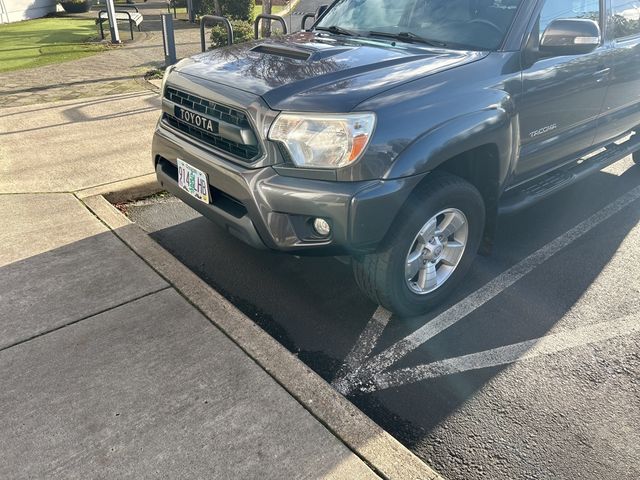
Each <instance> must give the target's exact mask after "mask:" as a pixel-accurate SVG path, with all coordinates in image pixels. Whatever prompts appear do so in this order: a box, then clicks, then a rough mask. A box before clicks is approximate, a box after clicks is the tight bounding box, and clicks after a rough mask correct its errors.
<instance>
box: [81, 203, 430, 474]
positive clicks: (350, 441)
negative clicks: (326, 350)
mask: <svg viewBox="0 0 640 480" xmlns="http://www.w3.org/2000/svg"><path fill="white" fill-rule="evenodd" d="M110 193H111V195H112V198H113V196H115V197H116V198H125V197H127V196H129V193H127V194H125V195H122V194H119V193H117V192H110ZM79 198H81V199H82V201H83V202H84V204H85V205H86V206H87V207H88V208H89V210H91V211H92V212H93V213H94V214H95V215H96V216H97V217H98V218H99V219H100V220H101V221H102V222H103V223H105V224H106V225H107V226H108V227H109V228H110V229H111V230H112V231H113V232H114V233H115V235H117V236H118V237H119V238H120V239H121V240H122V241H123V242H124V243H125V244H126V245H128V246H129V247H130V248H131V249H132V250H133V251H134V252H135V253H137V254H138V255H139V256H140V257H141V258H142V259H143V260H144V261H145V262H147V264H148V265H149V266H150V267H151V268H153V269H154V270H155V271H156V272H157V273H158V274H159V275H161V276H162V277H163V278H164V279H165V280H166V281H167V282H169V283H170V284H171V285H172V286H173V287H174V288H175V289H176V290H177V291H178V292H180V294H182V295H183V296H184V297H185V298H186V299H187V300H188V301H189V302H190V303H191V304H192V305H194V306H195V307H196V308H197V309H198V310H200V311H201V312H202V313H203V314H204V315H205V316H206V317H207V318H208V319H209V320H210V321H211V322H212V323H213V324H214V325H215V326H217V327H218V328H219V329H220V330H222V331H223V332H224V333H225V334H226V335H227V336H228V337H229V338H230V339H231V340H232V341H233V342H234V343H236V344H237V345H238V346H239V347H240V348H241V349H242V350H243V351H244V352H245V353H246V354H247V355H249V357H251V358H252V359H253V360H254V361H255V362H256V363H257V364H258V365H259V366H260V367H262V368H263V369H264V370H265V371H266V372H267V373H269V375H271V377H273V378H274V379H275V380H276V381H277V382H278V383H279V384H280V385H281V386H282V387H283V388H284V389H285V390H287V392H289V394H290V395H292V396H293V397H294V398H295V399H296V400H297V401H298V402H300V404H301V405H302V406H303V407H304V408H305V409H307V410H308V411H309V412H310V413H311V414H312V415H313V416H314V417H315V418H316V419H317V420H318V421H320V422H321V423H322V424H323V425H324V426H325V427H326V428H327V429H328V430H329V431H330V432H332V433H333V434H334V435H335V436H336V437H337V438H338V439H340V440H341V441H342V442H343V443H344V444H345V445H346V446H347V447H348V448H349V449H350V450H351V451H353V452H354V453H355V454H356V455H357V456H358V457H360V458H361V459H362V460H363V461H364V462H365V463H366V464H367V465H369V467H370V468H371V469H372V470H373V471H375V472H376V473H377V474H378V475H380V476H381V477H382V478H385V479H402V480H442V477H441V476H440V475H439V474H437V473H436V472H435V471H433V470H432V469H431V468H430V467H429V466H427V465H426V464H425V463H423V462H422V461H421V460H420V459H419V458H418V457H416V456H415V455H414V454H413V453H412V452H411V451H409V450H408V449H407V448H406V447H404V446H403V445H402V444H401V443H400V442H398V441H397V440H396V439H395V438H393V437H392V436H391V435H390V434H388V433H387V432H386V431H385V430H383V429H382V428H381V427H380V426H378V425H377V424H376V423H375V422H373V421H372V420H371V419H370V418H369V417H367V416H366V415H365V414H364V413H362V412H361V411H360V410H359V409H358V408H356V407H355V406H354V405H353V404H352V403H351V402H349V401H348V400H347V399H346V398H344V397H343V396H342V395H340V394H339V393H338V392H337V391H335V390H334V389H333V388H332V387H331V385H329V384H328V383H327V382H325V381H324V380H323V379H322V378H321V377H320V376H319V375H318V374H316V373H315V372H314V371H313V370H311V369H310V368H309V367H307V366H306V365H305V364H304V363H302V362H301V361H300V360H298V359H297V358H296V357H295V356H293V355H292V354H291V353H290V352H289V351H288V350H286V349H285V348H284V347H283V346H282V345H280V344H279V343H278V342H277V341H276V340H274V339H273V338H272V337H271V336H269V335H268V334H267V333H266V332H264V331H263V330H262V329H261V328H260V327H258V326H257V325H256V324H255V323H254V322H253V321H251V320H250V319H249V318H248V317H246V316H245V315H244V314H242V313H241V312H240V311H239V310H237V309H236V308H235V306H233V305H232V304H231V303H229V302H228V301H227V300H226V299H225V298H224V297H222V295H220V294H219V293H218V292H216V291H215V290H213V289H212V288H211V287H209V285H207V284H206V283H205V282H203V281H202V280H201V279H200V278H199V277H198V276H196V275H195V274H194V273H193V272H192V271H191V270H189V269H188V268H187V267H185V266H184V265H183V264H182V263H180V262H179V261H178V260H177V259H176V258H175V257H173V256H172V255H171V254H170V253H169V252H167V251H166V250H165V249H164V248H162V247H161V246H160V245H159V244H157V243H156V242H154V241H153V240H152V239H151V238H150V237H149V236H148V235H147V234H146V233H145V232H144V231H143V230H142V229H141V228H140V227H138V226H137V225H135V224H133V223H131V222H130V221H129V219H128V218H126V217H125V216H124V215H123V214H122V213H121V212H119V211H118V210H117V209H116V208H115V207H114V206H113V205H111V204H110V203H109V202H108V201H107V200H106V199H105V197H104V196H103V195H102V194H94V195H85V196H83V197H79Z"/></svg>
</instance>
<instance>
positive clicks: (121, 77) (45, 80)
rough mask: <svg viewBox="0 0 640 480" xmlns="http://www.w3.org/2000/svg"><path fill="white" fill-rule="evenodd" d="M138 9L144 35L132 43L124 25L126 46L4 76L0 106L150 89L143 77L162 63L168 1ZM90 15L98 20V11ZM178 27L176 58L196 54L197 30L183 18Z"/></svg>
mask: <svg viewBox="0 0 640 480" xmlns="http://www.w3.org/2000/svg"><path fill="white" fill-rule="evenodd" d="M96 8H97V7H96ZM139 8H140V11H141V13H142V14H143V15H144V22H143V24H142V30H143V31H142V32H134V41H133V42H132V41H131V40H129V38H130V37H129V36H128V35H129V32H128V30H127V29H126V28H124V27H125V25H122V27H121V38H122V39H123V40H124V42H125V43H124V45H122V46H113V47H111V48H110V49H109V50H108V51H106V52H102V53H98V54H96V55H92V56H90V57H85V58H81V59H79V60H74V61H70V62H64V63H58V64H53V65H45V66H43V67H38V68H31V69H26V70H18V71H15V72H6V73H0V108H3V107H9V106H18V105H32V104H36V103H43V102H52V101H58V100H70V99H76V98H86V97H99V96H103V95H113V94H118V93H127V92H139V91H143V90H148V89H150V88H151V86H150V85H149V84H148V83H147V82H146V81H145V80H144V74H145V73H146V72H148V71H149V70H152V69H155V68H158V67H160V66H162V65H163V64H164V51H163V44H162V33H161V26H160V14H161V13H166V3H164V2H148V3H142V4H140V5H139ZM86 15H90V16H91V17H92V18H93V17H95V16H96V13H95V8H94V11H93V12H90V13H88V14H86ZM184 16H185V15H184V14H183V15H182V17H184ZM179 18H180V16H179ZM174 24H175V27H176V30H175V36H176V44H177V54H178V58H183V57H187V56H190V55H193V54H195V53H198V52H199V51H200V32H199V27H198V26H197V25H191V24H189V23H188V22H186V21H183V20H180V19H179V20H176V21H175V22H174ZM107 31H108V30H107Z"/></svg>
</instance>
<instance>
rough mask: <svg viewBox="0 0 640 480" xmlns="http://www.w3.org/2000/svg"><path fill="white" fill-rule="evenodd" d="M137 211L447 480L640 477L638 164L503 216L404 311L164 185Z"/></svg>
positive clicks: (338, 267)
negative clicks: (453, 280)
mask: <svg viewBox="0 0 640 480" xmlns="http://www.w3.org/2000/svg"><path fill="white" fill-rule="evenodd" d="M127 214H128V215H129V217H130V218H131V219H132V220H133V221H135V222H137V223H138V224H139V225H140V226H141V227H142V228H144V229H145V230H146V231H147V232H149V234H150V235H151V237H152V238H154V239H155V240H156V241H157V242H159V243H160V244H161V245H163V246H164V247H165V248H166V249H167V250H168V251H170V252H171V253H172V254H173V255H175V256H176V258H178V259H179V260H180V261H181V262H183V263H184V264H185V265H186V266H188V267H189V268H190V269H191V270H193V271H194V272H195V273H196V274H197V275H199V276H200V277H201V278H202V279H203V280H205V281H206V282H207V283H209V284H210V285H211V286H212V287H214V288H215V289H216V290H218V291H219V292H220V293H222V294H223V295H224V296H225V297H227V298H228V299H229V300H230V301H232V302H233V303H234V304H235V305H236V306H237V307H238V308H240V309H241V310H242V311H243V312H244V313H245V314H247V315H248V316H249V317H250V318H252V319H253V320H254V321H255V322H256V323H257V324H259V325H260V326H261V327H262V328H263V329H264V330H266V331H267V332H268V333H270V334H271V335H272V336H273V337H274V338H276V339H277V340H278V341H279V342H281V343H282V344H283V345H284V346H285V347H286V348H288V349H289V350H290V351H291V352H293V353H294V354H296V355H297V356H298V357H299V358H300V359H301V360H303V361H304V362H305V363H306V364H308V365H309V366H310V367H311V368H312V369H313V370H315V371H316V372H318V373H319V374H320V375H321V376H322V377H323V378H325V379H326V380H327V381H329V382H333V383H334V385H335V387H336V388H337V389H338V390H340V391H341V392H343V393H344V394H345V395H346V396H347V398H349V399H350V400H351V401H352V402H353V403H355V404H356V405H357V406H359V407H360V408H361V409H362V410H363V411H364V412H365V413H366V414H367V415H369V416H370V417H371V418H372V419H373V420H375V421H376V422H378V424H380V425H381V426H382V427H384V428H385V429H386V430H387V431H389V432H390V433H391V434H393V435H394V436H395V437H396V438H398V439H399V440H400V441H401V442H402V443H404V444H405V445H406V446H407V447H409V448H410V449H411V450H412V451H413V452H414V453H416V454H417V455H418V456H419V457H420V458H422V459H423V460H425V461H426V462H427V463H429V464H430V465H431V466H433V467H434V468H435V469H436V470H438V471H439V472H440V473H442V474H443V475H444V476H445V477H447V478H450V479H476V478H478V479H479V478H500V479H502V478H504V479H516V478H518V479H519V478H523V479H534V478H535V479H537V478H541V479H542V478H544V479H546V478H554V479H574V478H585V479H592V478H593V479H595V478H597V479H637V478H639V477H640V448H639V447H638V445H640V426H639V422H638V418H640V316H639V313H638V312H640V225H639V220H640V168H639V167H636V166H633V164H632V162H631V161H630V160H629V159H626V160H623V161H621V162H618V163H617V164H615V165H613V166H611V167H609V168H608V169H606V170H604V171H602V172H599V173H597V174H595V175H593V176H592V177H591V178H589V179H587V180H585V181H583V182H582V183H580V184H577V185H575V186H573V187H571V188H569V189H567V190H565V191H563V192H561V193H559V194H556V195H555V196H553V197H551V198H549V199H547V200H545V201H543V202H541V203H539V204H538V205H536V206H534V207H532V208H530V209H528V210H526V211H523V212H521V213H519V214H517V215H514V216H511V217H505V218H502V219H501V221H500V228H499V234H498V238H497V240H496V245H495V249H494V252H493V255H492V256H490V257H480V258H479V259H478V261H477V262H476V264H475V266H474V268H473V269H472V271H471V274H470V276H469V278H468V280H467V281H466V282H465V283H464V285H463V286H462V287H461V288H460V289H459V291H458V292H457V294H456V295H454V297H453V298H451V299H450V301H449V302H448V303H447V304H446V305H443V306H442V307H441V308H440V309H439V310H437V311H434V312H431V313H430V314H429V315H426V316H424V317H421V318H412V319H403V318H396V317H393V316H389V314H388V312H385V311H383V310H381V309H378V308H377V306H376V305H374V304H372V303H371V302H369V301H368V300H367V299H366V298H365V297H364V296H363V295H362V294H361V293H360V292H359V291H358V289H357V287H356V285H355V283H354V281H353V279H352V277H351V270H350V267H349V266H348V265H347V264H345V263H342V262H340V261H337V260H336V259H332V258H295V257H290V256H285V255H280V254H276V253H269V252H264V251H255V250H252V249H251V248H249V247H247V246H244V245H243V244H241V243H239V242H238V241H237V240H236V239H235V238H233V237H230V236H228V235H227V234H226V233H224V232H223V231H222V230H221V229H219V228H218V227H216V226H215V225H213V224H212V223H210V222H209V221H207V220H206V219H204V218H202V217H200V216H199V215H198V214H197V213H195V212H194V211H192V210H191V209H189V208H188V207H186V206H185V205H183V204H182V203H181V202H179V201H178V200H176V199H175V198H173V197H170V196H163V197H158V198H154V199H150V200H143V201H140V202H137V203H135V204H131V205H128V206H127Z"/></svg>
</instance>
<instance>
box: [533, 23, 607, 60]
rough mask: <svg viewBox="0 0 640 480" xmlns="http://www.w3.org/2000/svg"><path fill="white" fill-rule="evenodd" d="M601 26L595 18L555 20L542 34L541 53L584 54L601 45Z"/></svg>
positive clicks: (553, 55)
mask: <svg viewBox="0 0 640 480" xmlns="http://www.w3.org/2000/svg"><path fill="white" fill-rule="evenodd" d="M600 39H601V33H600V26H599V25H598V23H597V22H595V21H593V20H587V19H582V18H571V19H562V20H554V21H553V22H551V23H550V24H549V26H548V27H547V29H546V30H545V31H544V33H543V34H542V39H541V40H540V53H542V54H544V55H545V56H552V57H555V56H562V55H583V54H585V53H590V52H593V51H594V50H595V49H596V48H597V47H598V46H599V45H600Z"/></svg>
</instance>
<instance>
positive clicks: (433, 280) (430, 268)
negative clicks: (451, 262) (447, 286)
mask: <svg viewBox="0 0 640 480" xmlns="http://www.w3.org/2000/svg"><path fill="white" fill-rule="evenodd" d="M437 285H438V272H437V270H436V265H435V263H431V262H427V264H426V265H424V266H423V267H422V268H421V269H420V275H418V287H419V288H420V289H421V290H422V291H423V292H424V291H426V290H431V289H432V288H435V287H436V286H437Z"/></svg>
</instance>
